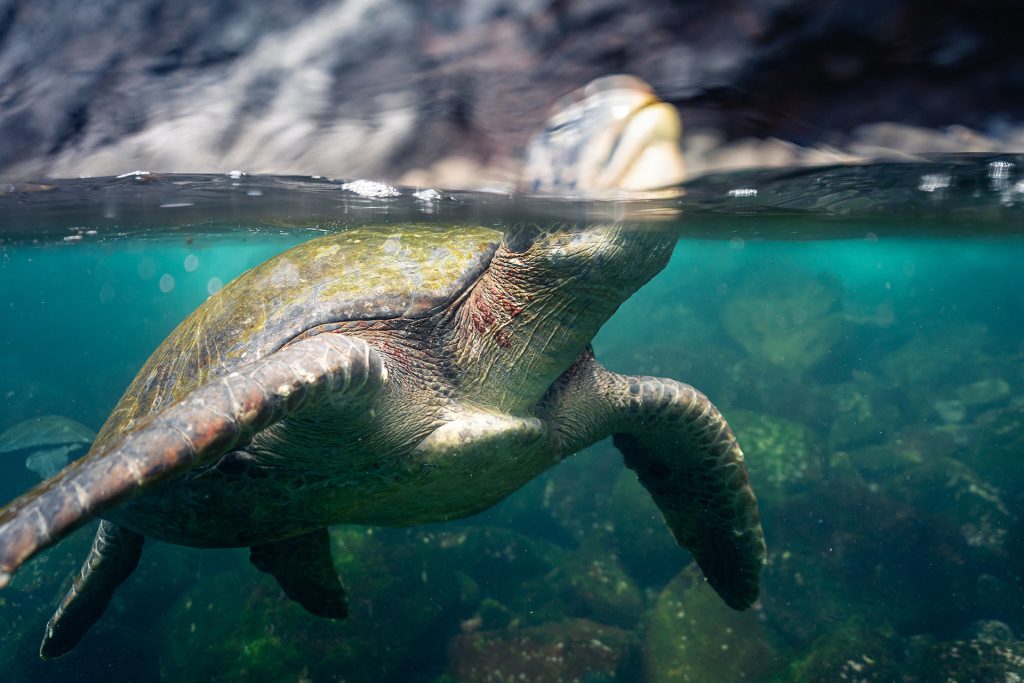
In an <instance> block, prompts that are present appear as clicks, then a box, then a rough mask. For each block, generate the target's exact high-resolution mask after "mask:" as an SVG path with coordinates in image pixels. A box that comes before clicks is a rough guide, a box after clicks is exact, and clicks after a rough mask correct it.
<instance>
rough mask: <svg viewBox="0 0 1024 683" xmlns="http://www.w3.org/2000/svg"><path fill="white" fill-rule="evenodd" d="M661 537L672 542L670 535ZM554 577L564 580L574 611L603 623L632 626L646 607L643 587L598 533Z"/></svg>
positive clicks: (563, 583) (565, 589) (566, 596)
mask: <svg viewBox="0 0 1024 683" xmlns="http://www.w3.org/2000/svg"><path fill="white" fill-rule="evenodd" d="M663 524H664V523H663ZM662 540H663V541H664V542H665V543H666V544H669V543H671V540H670V538H669V537H668V536H667V535H665V537H664V538H663V539H662ZM551 580H552V581H557V582H559V583H560V584H561V586H562V591H563V595H564V596H565V602H566V604H567V606H568V609H569V610H570V613H571V614H574V615H576V616H579V617H584V618H587V619H593V620H594V621H597V622H600V623H602V624H612V625H615V626H621V627H623V628H630V627H632V626H633V625H634V624H635V623H636V620H637V618H638V617H639V616H640V612H641V611H642V610H643V607H644V604H643V595H642V594H641V593H640V589H638V588H637V586H636V584H635V583H633V580H632V579H631V578H630V577H629V575H628V574H626V572H625V570H624V569H623V568H622V565H621V564H619V561H618V558H617V557H616V553H615V552H614V551H613V550H612V549H611V548H610V547H609V544H608V543H605V542H603V539H601V538H600V537H597V536H595V537H593V538H591V539H589V540H588V541H587V542H585V543H584V544H583V545H581V546H580V547H579V548H577V549H576V551H575V552H574V553H572V554H571V555H570V556H569V557H568V558H566V560H565V562H564V563H563V564H562V565H561V567H559V569H558V572H557V574H556V576H554V577H552V579H551Z"/></svg>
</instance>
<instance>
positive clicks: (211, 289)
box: [206, 277, 224, 296]
mask: <svg viewBox="0 0 1024 683" xmlns="http://www.w3.org/2000/svg"><path fill="white" fill-rule="evenodd" d="M222 289H224V283H223V282H221V280H220V278H219V277H211V278H210V280H209V282H207V283H206V293H207V294H209V295H210V296H213V295H214V294H216V293H217V292H219V291H220V290H222Z"/></svg>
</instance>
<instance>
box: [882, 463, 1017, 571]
mask: <svg viewBox="0 0 1024 683" xmlns="http://www.w3.org/2000/svg"><path fill="white" fill-rule="evenodd" d="M884 485H885V487H886V489H887V490H888V491H889V492H890V494H891V495H892V496H893V497H894V498H901V499H905V500H908V501H909V502H910V503H911V504H912V505H913V506H914V507H915V508H917V509H920V510H927V511H928V513H929V514H930V515H934V516H935V517H937V518H939V519H942V520H945V521H946V522H947V523H948V524H949V525H953V526H955V527H956V528H957V529H958V530H959V532H960V535H961V537H962V538H963V541H964V542H965V543H966V544H967V546H969V547H970V548H972V549H977V550H979V551H984V552H985V553H986V554H991V555H993V556H995V557H1004V556H1005V554H1006V552H1007V541H1008V539H1009V534H1010V530H1011V528H1012V526H1013V524H1014V522H1015V515H1014V514H1013V513H1011V511H1010V509H1009V508H1008V507H1007V505H1006V503H1005V502H1004V501H1003V498H1002V493H1001V492H1000V490H999V489H998V488H997V487H996V486H994V485H992V484H990V483H989V482H987V481H985V480H984V479H982V478H981V477H980V476H978V474H977V473H976V472H975V471H974V470H973V469H971V468H970V467H968V466H967V465H965V464H964V463H962V462H959V461H957V460H954V459H952V458H944V457H937V458H931V459H929V460H928V461H927V462H925V463H923V464H921V465H918V466H916V467H913V468H910V469H908V470H907V471H905V472H902V473H901V474H900V475H899V476H893V477H890V478H888V479H887V480H886V481H885V484H884ZM975 559H976V560H981V559H983V558H982V557H980V556H979V557H975Z"/></svg>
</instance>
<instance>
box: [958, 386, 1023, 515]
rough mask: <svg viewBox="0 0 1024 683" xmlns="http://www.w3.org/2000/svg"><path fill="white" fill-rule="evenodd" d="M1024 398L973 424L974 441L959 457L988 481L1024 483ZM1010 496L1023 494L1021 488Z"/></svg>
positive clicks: (983, 415) (987, 413)
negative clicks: (1022, 455) (1023, 455)
mask: <svg viewBox="0 0 1024 683" xmlns="http://www.w3.org/2000/svg"><path fill="white" fill-rule="evenodd" d="M1021 454H1024V396H1019V397H1016V398H1014V399H1013V400H1012V401H1010V403H1009V404H1008V405H1006V406H1004V407H1000V408H993V409H991V410H987V411H985V412H983V413H981V414H980V415H978V416H977V418H976V419H975V421H974V423H973V424H972V425H971V430H970V440H969V441H968V443H967V447H966V448H964V449H963V450H962V452H961V453H960V454H959V457H960V458H961V459H962V460H963V461H964V462H965V463H966V464H968V465H970V466H971V467H972V468H974V469H975V471H977V472H978V473H979V474H981V475H982V476H983V477H985V478H986V479H987V480H988V481H993V482H1019V481H1024V457H1021ZM1007 488H1008V490H1007V491H1006V493H1007V494H1009V495H1012V496H1020V495H1022V492H1021V488H1022V487H1020V486H1010V487H1007Z"/></svg>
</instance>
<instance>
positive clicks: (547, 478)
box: [473, 439, 671, 546]
mask: <svg viewBox="0 0 1024 683" xmlns="http://www.w3.org/2000/svg"><path fill="white" fill-rule="evenodd" d="M622 472H623V466H622V454H621V453H620V452H619V451H618V449H616V448H615V447H614V446H613V445H612V443H611V439H606V440H604V441H601V442H599V443H597V444H594V445H593V446H591V447H590V448H588V449H586V450H585V451H583V452H581V453H578V454H577V455H575V456H573V457H571V458H568V459H566V460H564V461H562V462H561V463H559V465H558V467H554V468H552V469H550V470H548V471H547V472H545V473H544V474H542V475H541V476H539V477H537V478H535V479H534V480H533V481H531V482H530V483H528V484H527V485H526V486H524V487H523V488H522V489H520V490H519V491H516V494H515V495H514V496H510V497H509V498H507V499H506V500H504V501H502V502H501V503H500V504H499V505H497V506H495V507H493V508H491V509H490V510H487V511H485V512H483V513H481V514H480V515H478V516H476V517H474V519H473V521H474V524H477V525H480V526H490V527H499V526H500V527H506V528H511V529H529V530H530V533H531V535H533V536H536V537H539V538H542V539H544V540H547V541H551V542H553V543H556V544H560V545H565V546H576V545H579V544H580V543H582V542H583V541H584V540H585V539H586V538H587V537H588V536H590V535H591V534H593V533H595V532H598V531H602V530H604V529H606V528H607V527H608V524H609V517H608V514H609V513H608V510H607V501H608V497H609V496H610V495H611V491H612V487H613V486H614V484H615V481H616V478H617V477H618V476H619V475H620V474H621V473H622ZM646 495H647V496H648V498H649V497H650V494H646ZM670 542H671V541H670Z"/></svg>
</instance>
